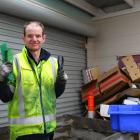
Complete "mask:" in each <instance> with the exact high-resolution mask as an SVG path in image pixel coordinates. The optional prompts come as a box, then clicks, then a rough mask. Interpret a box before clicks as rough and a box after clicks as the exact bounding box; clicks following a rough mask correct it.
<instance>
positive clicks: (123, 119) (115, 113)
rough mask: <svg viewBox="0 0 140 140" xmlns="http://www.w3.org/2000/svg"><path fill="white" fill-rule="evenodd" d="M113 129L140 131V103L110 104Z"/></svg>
mask: <svg viewBox="0 0 140 140" xmlns="http://www.w3.org/2000/svg"><path fill="white" fill-rule="evenodd" d="M108 113H109V114H110V120H111V126H112V130H114V131H120V132H134V133H138V132H140V105H110V106H109V111H108Z"/></svg>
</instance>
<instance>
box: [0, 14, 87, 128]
mask: <svg viewBox="0 0 140 140" xmlns="http://www.w3.org/2000/svg"><path fill="white" fill-rule="evenodd" d="M24 23H25V21H24V20H22V19H18V18H15V17H10V16H7V15H3V14H0V44H1V43H2V42H7V43H8V46H9V47H10V48H13V52H14V54H16V53H18V52H20V51H21V49H22V47H23V45H24V43H23V40H22V32H23V24H24ZM45 32H46V35H47V39H48V41H47V42H46V43H45V44H44V46H43V48H45V49H46V50H48V51H49V52H51V54H52V55H53V56H55V57H57V56H58V55H63V56H64V59H65V65H64V69H65V71H66V73H67V74H68V76H69V79H68V82H67V86H66V90H65V92H64V94H63V95H62V96H61V97H59V98H58V99H57V105H56V106H57V115H63V114H76V115H77V114H80V112H81V106H80V105H81V99H80V87H81V85H82V83H83V81H82V75H81V70H82V69H84V68H85V67H86V58H85V54H86V53H85V47H84V46H85V37H83V36H79V35H76V34H72V33H69V32H66V31H62V30H59V29H55V28H52V27H47V28H46V31H45ZM6 124H8V120H7V105H6V104H4V103H2V102H0V127H1V126H4V125H6Z"/></svg>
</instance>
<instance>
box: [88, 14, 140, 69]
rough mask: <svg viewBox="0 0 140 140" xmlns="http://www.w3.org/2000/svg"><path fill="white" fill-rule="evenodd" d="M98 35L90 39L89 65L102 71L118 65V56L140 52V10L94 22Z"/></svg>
mask: <svg viewBox="0 0 140 140" xmlns="http://www.w3.org/2000/svg"><path fill="white" fill-rule="evenodd" d="M92 25H93V27H96V28H97V35H96V37H95V38H94V39H92V41H91V39H89V41H88V43H87V45H86V47H87V56H88V66H89V67H90V66H93V67H99V68H100V69H101V71H107V70H108V69H110V68H112V67H114V66H116V64H117V61H116V56H119V55H128V54H140V12H136V13H132V14H128V15H122V16H118V17H112V18H109V19H103V20H99V21H95V22H93V23H92Z"/></svg>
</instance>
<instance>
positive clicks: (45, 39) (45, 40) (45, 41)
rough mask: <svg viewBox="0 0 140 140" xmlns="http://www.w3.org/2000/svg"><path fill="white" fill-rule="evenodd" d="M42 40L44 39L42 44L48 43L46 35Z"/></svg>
mask: <svg viewBox="0 0 140 140" xmlns="http://www.w3.org/2000/svg"><path fill="white" fill-rule="evenodd" d="M43 38H44V43H47V42H48V37H47V36H46V35H44V36H43Z"/></svg>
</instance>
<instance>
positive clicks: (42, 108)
mask: <svg viewBox="0 0 140 140" xmlns="http://www.w3.org/2000/svg"><path fill="white" fill-rule="evenodd" d="M27 58H28V57H27ZM28 62H29V64H30V66H31V69H32V70H33V73H34V75H35V78H36V80H37V83H38V86H39V93H40V104H41V111H42V117H43V124H44V134H46V133H47V130H46V123H45V122H46V121H45V114H44V107H43V101H42V90H41V83H42V80H41V72H40V74H39V80H40V81H39V80H38V78H37V75H36V72H35V69H34V67H33V65H32V63H31V61H30V59H29V58H28Z"/></svg>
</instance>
